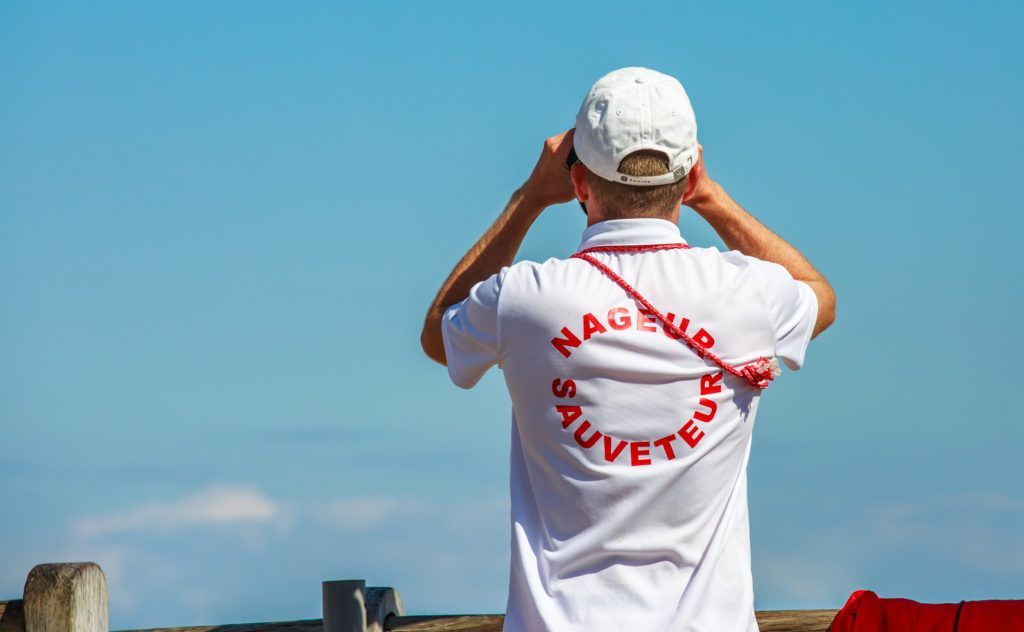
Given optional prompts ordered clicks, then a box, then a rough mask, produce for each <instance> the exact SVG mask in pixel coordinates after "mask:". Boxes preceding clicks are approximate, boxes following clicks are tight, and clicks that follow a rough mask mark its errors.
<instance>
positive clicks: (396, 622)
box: [123, 589, 836, 632]
mask: <svg viewBox="0 0 1024 632" xmlns="http://www.w3.org/2000/svg"><path fill="white" fill-rule="evenodd" d="M367 590H370V589H367ZM835 616H836V611H835V610H767V611H763V612H758V613H757V624H758V626H759V627H760V628H761V630H762V632H825V631H826V630H828V626H829V624H830V623H831V622H832V619H833V617H835ZM504 619H505V617H503V616H502V615H500V614H460V615H416V616H401V617H399V616H392V617H390V618H388V619H387V622H386V623H385V625H384V628H383V629H384V630H385V631H387V632H501V625H502V623H503V621H504ZM123 632H324V630H323V627H322V622H321V620H320V619H308V620H305V621H280V622H276V623H242V624H231V625H210V626H198V627H190V628H152V629H149V630H125V631H123Z"/></svg>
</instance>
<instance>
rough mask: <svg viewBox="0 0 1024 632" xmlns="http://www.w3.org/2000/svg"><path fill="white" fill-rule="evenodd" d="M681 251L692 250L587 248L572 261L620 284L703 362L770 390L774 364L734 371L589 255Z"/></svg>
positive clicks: (670, 247)
mask: <svg viewBox="0 0 1024 632" xmlns="http://www.w3.org/2000/svg"><path fill="white" fill-rule="evenodd" d="M680 248H683V249H685V248H689V246H687V245H686V244H649V245H642V246H594V247H593V248H585V249H584V250H581V251H579V252H577V253H576V254H574V255H572V257H571V258H572V259H582V260H583V261H586V262H587V263H589V264H590V265H592V266H594V267H595V268H597V269H598V270H600V271H601V272H603V273H604V275H605V276H607V277H608V278H609V279H611V280H612V281H615V282H616V283H618V284H619V287H621V288H622V289H623V290H625V291H626V293H627V294H629V295H630V296H632V297H633V298H634V299H635V300H636V302H638V303H640V304H641V305H643V306H644V307H646V308H647V309H648V310H649V311H650V312H651V313H652V314H654V315H655V316H657V317H658V319H659V320H660V321H661V322H662V323H664V325H665V328H666V329H668V330H669V331H671V332H672V334H673V335H674V336H676V337H678V338H680V339H681V340H682V341H683V342H685V343H686V346H688V347H689V348H690V349H691V350H692V351H693V352H694V353H696V354H697V355H698V356H699V357H700V358H702V359H704V360H710V361H711V362H713V363H715V364H717V365H718V366H719V367H721V369H722V370H723V371H726V372H728V373H730V374H732V375H735V376H736V377H738V378H741V379H743V380H746V381H747V383H749V384H750V385H751V386H753V387H754V388H756V389H759V390H764V389H766V388H768V384H769V383H770V382H771V381H772V379H773V378H774V374H773V372H772V363H771V360H769V359H768V358H765V357H763V356H762V357H760V358H758V359H757V360H755V361H754V362H752V363H751V364H748V365H746V366H744V367H742V368H736V367H734V366H733V365H731V364H729V363H728V362H726V361H725V360H723V359H721V358H719V357H718V356H717V355H715V354H714V353H712V352H711V351H709V350H708V349H706V348H704V347H702V346H700V345H699V344H697V342H696V341H694V339H693V338H691V337H690V336H688V335H687V334H686V332H685V331H683V330H682V329H680V328H679V327H677V326H676V325H675V324H673V323H672V321H670V320H668V319H667V318H665V315H664V314H662V313H661V312H660V311H659V310H658V309H657V308H656V307H654V305H651V303H650V301H648V300H647V299H646V298H644V297H643V295H641V294H640V292H637V291H636V289H635V288H634V287H633V286H632V285H630V284H629V283H628V282H626V280H625V279H623V278H622V277H620V276H619V275H618V274H616V273H615V271H614V270H612V269H611V268H609V267H608V266H606V265H605V264H603V263H601V262H600V261H598V260H597V259H595V258H594V257H592V256H591V255H590V253H592V252H614V253H634V252H657V251H659V250H678V249H680Z"/></svg>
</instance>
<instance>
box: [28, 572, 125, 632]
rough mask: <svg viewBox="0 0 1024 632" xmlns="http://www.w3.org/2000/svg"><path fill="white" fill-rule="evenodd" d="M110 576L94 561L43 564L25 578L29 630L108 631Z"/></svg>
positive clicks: (46, 631) (61, 631) (51, 631)
mask: <svg viewBox="0 0 1024 632" xmlns="http://www.w3.org/2000/svg"><path fill="white" fill-rule="evenodd" d="M108 630H109V625H108V623H107V578H106V577H104V576H103V571H102V570H101V569H100V567H99V566H98V565H96V564H94V563H92V562H81V563H75V564H40V565H38V566H36V567H35V568H33V569H32V572H30V573H29V574H28V579H27V580H26V581H25V632H108Z"/></svg>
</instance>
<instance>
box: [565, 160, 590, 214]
mask: <svg viewBox="0 0 1024 632" xmlns="http://www.w3.org/2000/svg"><path fill="white" fill-rule="evenodd" d="M569 176H570V177H571V178H572V188H573V190H574V191H575V192H576V199H577V200H579V201H580V203H582V204H586V203H587V198H589V197H590V188H589V187H588V186H587V168H586V167H584V166H583V163H582V162H577V163H576V164H574V165H573V166H572V169H571V170H570V171H569Z"/></svg>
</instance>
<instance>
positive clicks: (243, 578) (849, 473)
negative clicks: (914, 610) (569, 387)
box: [0, 1, 1024, 627]
mask: <svg viewBox="0 0 1024 632" xmlns="http://www.w3.org/2000/svg"><path fill="white" fill-rule="evenodd" d="M1022 17H1024V10H1022V9H1021V7H1020V5H1019V4H1017V3H1008V2H1006V3H987V4H986V5H985V7H984V9H982V8H981V7H979V6H977V5H975V4H971V3H958V4H953V3H934V2H932V3H919V4H910V3H906V4H904V3H889V2H884V3H883V2H865V3H813V2H806V3H776V4H772V5H768V4H767V3H741V4H730V5H729V6H721V5H715V6H709V5H708V4H707V3H695V4H689V5H688V4H683V3H672V4H660V3H657V2H655V3H644V4H643V5H642V8H640V7H636V8H628V9H627V8H626V7H625V6H624V5H622V4H621V3H618V4H613V3H602V2H589V3H586V4H575V5H572V6H569V5H564V6H563V5H561V4H559V5H557V6H555V5H552V4H551V3H536V4H524V3H513V4H508V3H505V4H502V5H498V4H493V5H490V4H489V5H485V4H482V3H481V4H469V3H444V2H440V3H438V2H433V3H409V4H396V3H372V4H367V5H366V6H355V5H351V6H339V5H336V4H328V3H312V2H309V3H262V2H247V3H213V4H210V3H188V2H179V3H128V2H124V3H103V2H98V3H88V4H85V3H67V4H51V3H40V2H10V1H8V2H2V3H0V498H2V502H0V598H5V597H7V598H9V597H15V596H17V595H20V591H21V586H22V583H23V582H24V578H25V576H26V574H27V573H28V571H29V569H30V568H31V567H32V565H34V564H36V563H39V562H44V561H57V560H80V559H92V560H95V561H97V562H99V563H101V564H102V565H103V567H104V568H105V570H106V572H107V574H108V578H109V581H110V587H111V620H112V625H113V626H114V627H145V626H160V625H187V624H200V623H227V622H241V621H256V620H275V619H277V620H281V619H292V618H311V617H318V616H319V614H320V610H319V598H320V594H319V582H320V581H321V580H325V579H343V578H365V579H366V580H367V581H368V583H369V584H370V585H393V586H396V587H398V588H399V590H400V591H401V592H402V594H403V596H404V598H405V601H406V604H407V607H408V610H409V611H410V612H413V613H431V612H502V611H503V610H504V605H505V597H506V587H507V572H508V560H507V556H508V537H509V536H508V527H507V522H506V521H507V511H508V500H507V494H508V492H507V484H508V483H507V481H508V447H509V432H510V429H509V410H508V409H509V404H508V398H507V395H506V393H505V390H504V383H503V381H502V379H501V375H500V374H498V373H497V372H494V373H491V374H489V375H488V376H487V377H485V379H484V380H483V381H482V382H481V384H480V385H479V386H478V387H477V388H476V389H474V390H472V391H462V390H460V389H458V388H456V387H455V386H453V385H451V384H450V383H449V382H448V380H447V376H446V374H445V372H444V370H443V369H442V368H440V367H439V366H437V365H434V364H433V363H431V362H430V361H429V360H428V359H427V358H426V357H425V356H423V354H422V352H421V351H420V348H419V344H418V336H419V328H420V325H421V322H422V316H423V314H424V312H425V309H426V306H427V305H428V303H429V301H430V300H431V298H432V297H433V294H434V292H435V290H436V289H437V286H438V285H439V284H440V282H441V281H442V279H443V277H444V276H445V275H446V274H447V272H448V271H449V270H450V269H451V267H452V265H454V263H455V262H456V261H457V260H458V258H459V257H460V256H461V254H462V253H463V252H464V250H465V249H466V248H467V247H468V246H469V245H471V244H472V243H473V241H474V240H475V239H476V237H477V236H479V234H480V233H481V232H482V231H483V230H484V229H485V228H486V226H487V225H488V224H489V223H490V222H491V221H492V219H493V218H494V216H495V215H496V214H497V213H498V212H499V211H500V209H501V207H502V206H503V205H504V203H505V201H506V200H507V198H508V196H509V194H510V193H511V191H512V190H514V189H515V188H516V187H517V186H518V185H519V184H520V183H521V182H522V181H523V180H524V179H525V177H526V175H527V174H528V173H529V169H530V168H531V166H532V164H533V161H534V159H535V157H536V155H537V153H538V151H539V149H540V145H541V142H542V140H543V139H544V138H545V137H546V136H549V135H551V134H554V133H556V132H559V131H561V130H563V129H565V128H567V127H569V126H571V124H572V119H573V116H574V115H575V112H576V109H577V108H578V106H579V102H580V100H581V99H582V97H583V95H584V94H585V92H586V90H587V88H588V87H589V86H590V84H591V83H593V82H594V81H595V80H596V79H597V78H598V77H599V76H601V75H602V74H604V73H605V72H607V71H609V70H612V69H614V68H618V67H622V66H628V65H643V66H649V67H652V68H655V69H658V70H661V71H663V72H666V73H669V74H672V75H674V76H677V77H678V78H679V79H680V80H681V81H682V82H683V84H684V85H685V86H686V88H687V90H688V92H689V94H690V97H691V100H692V101H693V104H694V108H695V110H696V113H697V117H698V122H699V125H700V128H699V136H700V139H701V142H702V143H703V145H704V147H705V158H706V160H707V164H708V168H709V170H710V173H711V174H712V175H713V176H714V177H715V178H716V179H718V180H719V181H720V182H722V183H723V185H724V186H725V187H726V188H727V189H728V190H730V191H731V192H732V193H733V195H734V196H735V197H736V198H737V199H738V200H739V201H740V202H741V203H743V204H744V205H745V206H746V207H747V208H748V209H749V210H750V211H751V212H753V213H754V214H755V215H757V216H758V217H760V218H761V219H762V220H763V221H764V222H766V223H767V224H768V225H769V226H770V227H772V228H774V229H775V230H776V231H778V232H779V233H780V234H782V235H783V236H784V237H786V238H787V239H789V240H790V241H791V242H792V243H794V244H795V245H796V246H797V247H799V248H800V249H801V250H803V252H804V253H805V254H807V256H808V257H809V258H810V259H811V261H812V262H814V263H815V264H816V265H817V266H818V267H819V268H820V269H821V270H822V271H823V272H824V273H825V274H826V275H827V276H828V277H829V278H830V280H831V281H832V282H833V284H834V286H835V288H836V291H837V294H838V298H839V317H838V321H837V323H836V325H835V326H834V328H833V329H832V330H830V331H829V332H827V333H826V334H825V335H823V336H822V337H821V338H820V339H818V340H816V341H815V342H814V343H813V345H812V347H811V349H810V351H809V352H808V358H807V364H806V367H805V370H803V371H801V372H800V373H787V374H786V375H785V377H784V378H783V379H781V380H780V381H779V382H778V383H777V384H776V385H774V386H773V387H772V389H771V391H770V392H769V393H768V395H767V396H766V398H765V401H764V402H763V403H762V406H761V409H760V415H759V417H758V427H757V429H756V431H755V433H754V448H753V455H752V458H751V465H750V472H749V474H750V505H751V522H752V531H753V535H752V540H753V547H754V576H755V588H756V595H757V605H758V607H759V608H799V607H838V606H839V605H841V604H842V602H843V601H844V600H845V598H846V596H847V595H848V594H849V593H850V592H851V591H852V590H854V589H857V588H871V589H874V590H876V591H877V592H879V593H880V594H883V595H887V596H904V597H910V598H915V599H919V600H925V601H958V600H960V599H970V598H983V597H988V598H1000V597H1001V598H1008V597H1020V596H1021V595H1020V593H1019V589H1020V588H1019V587H1020V586H1021V585H1022V582H1024V494H1022V492H1021V489H1024V475H1022V473H1021V467H1020V451H1021V444H1022V443H1024V425H1022V424H1021V414H1020V412H1019V409H1018V408H1017V406H1018V405H1019V396H1020V392H1021V390H1020V384H1021V382H1022V379H1024V369H1022V367H1024V364H1022V362H1021V358H1022V356H1024V344H1022V336H1021V333H1020V329H1019V327H1020V325H1019V323H1020V322H1021V319H1022V316H1024V314H1022V307H1024V301H1022V297H1021V283H1020V279H1019V276H1018V274H1019V272H1018V271H1019V269H1020V265H1019V262H1018V252H1019V243H1018V241H1019V235H1020V233H1021V231H1022V230H1024V219H1022V217H1024V213H1022V208H1021V207H1022V205H1021V202H1020V200H1019V198H1018V192H1017V188H1018V187H1017V184H1018V182H1019V179H1020V175H1019V172H1020V169H1021V166H1022V161H1021V158H1020V147H1021V146H1022V145H1024V133H1022V132H1024V128H1022V123H1021V117H1020V103H1021V102H1022V100H1024V90H1022V88H1024V72H1022V70H1024V69H1022V67H1021V59H1024V51H1022V45H1021V40H1020V38H1019V30H1020V26H1021V24H1022ZM583 220H584V218H583V215H582V214H581V213H580V212H579V209H578V207H576V206H575V205H565V206H560V207H554V208H551V209H549V210H548V211H546V212H545V214H544V215H543V216H542V217H541V218H540V220H539V221H538V222H537V224H536V225H535V226H534V229H533V230H532V231H531V233H530V234H529V236H528V237H527V240H526V242H525V244H524V246H523V249H522V251H521V253H520V256H521V257H523V258H530V259H541V258H547V257H549V256H561V255H566V254H568V253H571V252H572V251H573V250H574V248H575V246H576V245H577V244H578V241H579V234H580V232H581V231H582V229H583ZM681 228H682V231H683V234H684V236H685V237H686V238H687V239H688V240H689V241H690V242H692V243H698V244H714V245H718V244H720V242H719V240H718V239H717V237H716V236H715V235H714V234H713V233H712V232H711V231H710V230H709V228H708V227H707V226H706V225H705V224H703V223H702V221H701V220H700V219H699V218H697V217H696V216H694V215H693V214H692V213H686V212H684V213H683V217H682V220H681Z"/></svg>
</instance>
